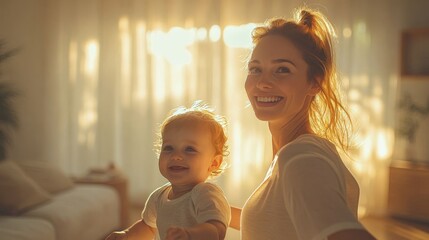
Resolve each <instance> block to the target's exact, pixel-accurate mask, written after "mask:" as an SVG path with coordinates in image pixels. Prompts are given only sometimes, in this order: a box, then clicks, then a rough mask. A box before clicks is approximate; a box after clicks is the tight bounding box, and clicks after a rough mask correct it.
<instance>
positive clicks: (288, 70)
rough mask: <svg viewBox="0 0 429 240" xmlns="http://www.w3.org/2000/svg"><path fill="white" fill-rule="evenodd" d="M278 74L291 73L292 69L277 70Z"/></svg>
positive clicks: (282, 68)
mask: <svg viewBox="0 0 429 240" xmlns="http://www.w3.org/2000/svg"><path fill="white" fill-rule="evenodd" d="M276 72H277V73H290V69H289V68H287V67H279V68H277V70H276Z"/></svg>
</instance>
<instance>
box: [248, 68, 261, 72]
mask: <svg viewBox="0 0 429 240" xmlns="http://www.w3.org/2000/svg"><path fill="white" fill-rule="evenodd" d="M260 72H261V69H259V68H257V67H250V68H249V70H248V73H249V74H258V73H260Z"/></svg>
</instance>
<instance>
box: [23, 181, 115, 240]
mask: <svg viewBox="0 0 429 240" xmlns="http://www.w3.org/2000/svg"><path fill="white" fill-rule="evenodd" d="M22 216H25V217H33V218H40V219H45V220H47V221H48V222H50V223H52V225H53V226H54V228H55V231H56V238H57V239H61V240H76V239H79V240H94V239H104V237H106V236H107V234H109V233H111V232H112V231H114V230H119V228H120V202H119V196H118V193H117V191H116V190H115V189H113V188H111V187H109V186H104V185H100V184H76V185H75V187H74V188H71V189H70V190H66V191H62V192H59V193H57V194H55V195H53V200H52V201H50V202H49V203H47V204H43V205H41V206H40V207H37V208H33V209H31V210H30V211H27V212H25V213H23V215H22Z"/></svg>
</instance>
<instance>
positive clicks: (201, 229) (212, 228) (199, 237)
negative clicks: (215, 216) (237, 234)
mask: <svg viewBox="0 0 429 240" xmlns="http://www.w3.org/2000/svg"><path fill="white" fill-rule="evenodd" d="M225 235H226V227H225V225H223V223H221V222H219V221H216V220H212V221H207V222H205V223H201V224H198V225H195V226H193V227H189V228H181V227H170V228H169V229H168V230H167V236H166V238H165V239H164V240H174V239H184V240H190V239H192V240H223V239H224V238H225Z"/></svg>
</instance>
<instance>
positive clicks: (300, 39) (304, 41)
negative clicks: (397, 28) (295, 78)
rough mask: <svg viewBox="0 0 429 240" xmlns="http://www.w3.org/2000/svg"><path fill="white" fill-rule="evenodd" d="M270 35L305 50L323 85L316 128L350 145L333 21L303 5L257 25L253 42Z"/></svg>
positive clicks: (313, 113)
mask: <svg viewBox="0 0 429 240" xmlns="http://www.w3.org/2000/svg"><path fill="white" fill-rule="evenodd" d="M269 35H279V36H283V37H285V38H287V39H289V40H290V41H291V42H292V43H293V44H294V45H295V46H296V47H297V48H298V49H299V50H300V51H301V53H302V56H303V58H304V61H305V62H306V63H307V64H308V72H307V75H308V80H309V81H310V82H312V83H315V84H316V85H317V86H318V87H319V89H320V92H319V93H318V94H317V95H316V96H315V97H314V98H313V99H312V100H311V103H310V109H309V119H310V124H311V126H312V128H313V131H315V133H316V134H318V135H320V136H323V137H326V138H327V139H329V140H331V141H332V142H333V143H334V144H336V145H337V146H338V147H340V148H341V149H343V150H347V149H348V148H350V147H351V143H350V134H351V132H350V131H351V126H352V122H351V119H350V115H349V113H348V112H347V110H346V109H345V107H344V105H343V103H342V102H341V97H340V93H339V91H338V86H337V84H338V79H337V74H336V66H335V59H334V49H333V39H334V38H335V37H336V35H335V31H334V28H333V26H332V25H331V23H330V22H329V21H328V20H327V19H326V17H325V16H324V15H323V14H322V13H320V12H318V11H315V10H311V9H309V8H306V7H302V8H300V9H297V10H296V12H295V14H294V18H293V19H284V18H273V19H269V20H267V21H266V22H265V24H264V25H263V26H259V27H256V28H255V29H254V30H253V32H252V40H253V44H254V45H255V46H256V45H257V44H258V43H259V41H260V40H261V39H262V38H263V37H265V36H269Z"/></svg>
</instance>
